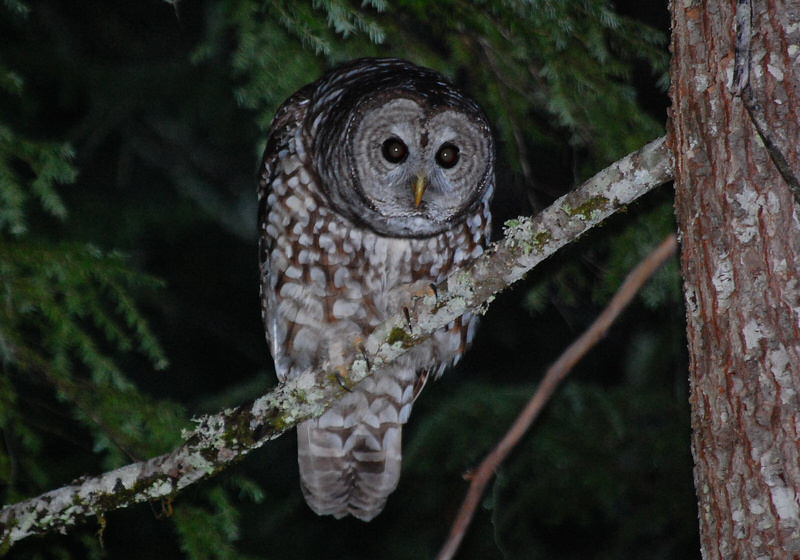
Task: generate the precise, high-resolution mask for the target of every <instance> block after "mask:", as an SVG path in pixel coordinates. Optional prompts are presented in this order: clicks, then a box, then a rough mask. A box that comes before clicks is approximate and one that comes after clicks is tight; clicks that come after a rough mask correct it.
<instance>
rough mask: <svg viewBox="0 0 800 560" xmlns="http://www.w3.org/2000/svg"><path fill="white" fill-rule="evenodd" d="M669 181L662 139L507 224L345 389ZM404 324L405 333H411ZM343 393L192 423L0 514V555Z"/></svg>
mask: <svg viewBox="0 0 800 560" xmlns="http://www.w3.org/2000/svg"><path fill="white" fill-rule="evenodd" d="M672 178H673V163H672V155H671V153H670V150H669V148H668V147H667V143H666V139H665V138H660V139H658V140H655V141H653V142H651V143H650V144H648V145H646V146H644V147H643V148H642V149H640V150H638V151H637V152H635V153H633V154H630V155H628V156H626V157H625V158H623V159H621V160H620V161H618V162H617V163H615V164H613V165H611V166H610V167H608V168H606V169H605V170H603V171H601V172H600V173H598V174H597V175H595V176H594V177H593V178H592V179H590V180H589V181H587V182H586V183H584V184H583V185H582V186H580V187H579V188H577V189H576V190H574V191H572V192H570V193H569V194H567V195H565V196H563V197H562V198H560V199H558V200H557V201H556V202H555V203H554V204H553V205H551V206H550V207H549V208H547V209H546V210H544V211H543V212H542V213H541V214H539V215H537V216H535V217H533V218H520V219H518V220H513V221H512V222H513V223H512V222H509V223H508V224H506V225H507V228H506V231H505V238H504V239H503V240H502V241H500V242H497V243H494V244H492V246H491V247H490V248H489V249H488V250H487V251H486V253H485V254H484V255H482V256H481V257H480V258H478V259H477V260H476V261H475V262H474V263H473V264H472V265H471V266H470V267H468V268H467V269H465V270H463V271H459V272H457V273H456V274H454V275H453V276H451V277H449V278H447V279H446V280H445V281H444V282H442V283H441V284H440V285H439V286H437V288H436V296H435V297H434V296H433V295H430V296H426V297H418V298H416V299H415V300H414V301H413V302H412V304H411V305H410V306H409V307H408V309H407V311H408V315H406V313H403V312H399V313H397V314H395V315H394V316H393V317H391V318H389V319H388V320H387V321H385V322H384V323H383V324H381V325H379V326H378V327H377V328H376V329H375V331H374V332H373V333H372V334H371V335H370V336H369V337H368V338H367V340H366V341H365V349H366V353H365V354H364V355H362V354H357V355H356V357H355V359H353V361H351V362H350V363H349V364H346V365H345V367H346V369H347V375H346V377H345V378H344V382H343V384H344V385H346V387H351V386H353V385H355V384H356V383H358V382H359V381H361V380H362V379H364V378H365V377H367V376H368V375H371V374H372V373H374V372H375V371H377V370H379V369H380V368H381V367H383V366H384V365H386V364H388V363H390V362H391V361H393V360H394V359H396V358H397V357H398V356H399V355H401V354H403V353H404V352H405V351H406V350H408V349H409V348H411V347H412V346H414V345H415V344H418V343H420V342H422V341H424V340H426V339H427V338H428V337H430V336H431V333H432V332H435V331H436V330H437V329H440V328H442V327H444V326H446V325H447V324H449V323H450V322H451V321H453V320H454V319H456V318H457V317H459V316H461V315H462V314H463V313H465V312H467V311H473V312H480V311H481V310H482V309H483V308H484V306H485V305H487V304H488V303H489V302H490V301H491V299H492V297H493V296H494V294H496V293H497V292H499V291H501V290H503V289H504V288H506V287H508V286H509V285H511V284H512V283H514V282H516V281H517V280H519V279H520V278H522V277H523V276H524V275H525V274H526V273H527V272H528V271H530V270H531V269H532V268H533V267H534V266H536V265H537V264H539V263H540V262H542V261H543V260H544V259H546V258H547V257H548V256H550V255H552V254H553V253H555V252H556V251H557V250H558V249H560V248H561V247H563V246H565V245H567V244H569V243H571V242H573V241H575V240H576V239H577V238H578V237H580V236H581V235H582V234H583V233H585V232H586V231H588V230H589V229H591V228H593V227H595V226H597V225H598V224H600V223H602V222H603V221H604V220H605V219H607V218H608V217H609V216H611V215H612V214H614V213H615V212H616V211H617V210H619V209H622V208H625V206H626V205H628V204H630V203H631V202H633V201H634V200H636V199H637V198H638V197H640V196H641V195H643V194H645V193H647V192H649V191H650V190H652V189H653V188H655V187H657V186H659V185H661V184H663V183H665V182H667V181H670V180H671V179H672ZM409 327H410V328H409ZM345 390H346V388H345V387H343V386H342V385H340V383H339V382H338V381H337V376H336V375H335V374H334V373H333V370H332V368H331V367H330V364H328V363H323V364H322V365H321V367H320V369H319V370H317V371H306V372H305V373H303V374H302V375H300V376H298V377H297V378H296V379H293V380H291V381H289V382H287V383H284V384H282V385H279V386H278V387H276V388H275V390H273V391H272V392H270V393H269V394H267V395H265V396H263V397H260V398H259V399H256V400H255V401H254V402H252V403H249V404H247V405H244V406H241V407H238V408H236V409H233V410H226V411H224V412H222V413H220V414H216V415H213V416H205V417H203V418H201V419H199V420H198V425H197V427H196V428H195V429H194V430H192V431H191V432H187V433H185V434H184V438H185V440H186V441H185V443H184V444H183V445H182V446H181V447H180V448H178V449H176V450H175V451H173V452H171V453H168V454H166V455H162V456H160V457H155V458H152V459H149V460H147V461H143V462H139V463H134V464H131V465H128V466H125V467H122V468H120V469H117V470H114V471H111V472H107V473H105V474H102V475H100V476H95V477H85V478H83V479H80V480H77V481H75V482H73V483H72V484H70V485H67V486H64V487H62V488H59V489H57V490H53V491H51V492H48V493H46V494H42V495H41V496H38V497H36V498H31V499H29V500H27V501H24V502H20V503H17V504H13V505H9V506H6V507H4V508H3V509H2V510H0V554H2V553H3V552H5V551H7V550H8V549H9V548H10V547H11V546H13V544H14V543H16V542H17V541H19V540H21V539H24V538H25V537H28V536H30V535H37V534H43V533H46V532H49V531H53V530H59V531H64V530H65V529H66V528H67V527H69V526H72V525H74V524H75V523H77V522H78V521H80V520H82V519H83V518H86V517H90V516H99V517H102V516H103V514H104V513H106V512H109V511H113V510H115V509H119V508H123V507H126V506H128V505H131V504H133V503H138V502H143V501H152V500H165V501H168V500H170V499H171V498H172V497H173V496H175V495H176V494H177V493H178V492H180V491H181V490H182V489H183V488H186V487H187V486H189V485H191V484H193V483H195V482H197V481H198V480H201V479H203V478H206V477H208V476H209V475H211V474H214V473H216V472H218V471H220V470H221V469H223V468H224V467H225V466H226V465H227V464H228V463H231V462H233V461H235V460H238V459H240V458H242V457H244V456H245V455H246V454H247V453H248V452H249V451H251V450H253V449H256V448H258V447H260V446H261V445H263V444H264V443H265V442H266V441H269V440H271V439H274V438H276V437H278V436H280V435H281V434H283V433H284V432H285V431H287V430H289V429H290V428H292V427H293V426H294V425H296V424H297V423H299V422H301V421H303V420H306V419H308V418H312V417H315V416H318V415H320V414H322V413H323V412H324V411H325V409H326V408H327V407H328V406H330V404H331V403H332V402H334V401H335V400H336V399H337V398H339V397H341V396H342V394H343V393H344V392H345Z"/></svg>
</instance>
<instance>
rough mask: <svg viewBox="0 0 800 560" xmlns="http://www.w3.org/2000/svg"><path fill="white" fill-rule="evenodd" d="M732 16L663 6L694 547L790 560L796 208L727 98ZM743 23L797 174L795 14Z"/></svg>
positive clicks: (796, 375)
mask: <svg viewBox="0 0 800 560" xmlns="http://www.w3.org/2000/svg"><path fill="white" fill-rule="evenodd" d="M737 5H738V9H739V10H740V12H739V14H740V17H742V16H743V17H750V13H749V11H750V7H751V6H750V2H748V1H747V0H739V2H738V3H737V2H733V1H726V2H710V1H709V2H701V1H696V0H681V1H680V2H676V1H674V0H673V2H672V6H671V10H672V23H673V38H672V52H673V59H672V68H671V76H672V88H671V96H672V101H673V106H672V109H671V113H672V114H671V122H670V129H671V130H670V141H671V143H672V148H673V153H674V157H675V168H676V170H675V173H676V182H675V188H676V200H675V213H676V217H677V221H678V227H679V230H680V235H681V241H682V248H681V263H682V271H683V278H684V293H685V300H686V317H687V334H688V343H689V352H690V356H691V358H690V359H691V364H690V382H691V404H692V427H693V436H692V446H693V453H694V458H695V485H696V489H697V497H698V506H699V518H700V532H701V547H702V552H703V557H704V558H707V559H717V558H748V559H749V558H752V559H758V558H770V559H774V558H797V557H798V555H800V505H798V498H799V497H800V451H799V445H798V439H800V438H799V434H798V432H800V401H799V400H798V394H799V393H800V219H799V215H800V207H798V204H797V203H796V202H795V201H794V199H793V197H792V193H791V191H790V189H789V187H788V185H787V181H786V179H785V178H784V177H783V176H782V175H781V173H780V172H779V171H778V169H777V168H776V166H775V164H774V162H773V160H772V159H771V158H770V154H769V153H768V152H767V150H766V149H765V147H764V143H763V142H762V140H761V138H760V137H759V136H758V134H757V131H756V129H755V128H754V126H753V123H752V121H751V117H750V115H749V114H748V112H747V110H746V108H745V106H744V104H743V103H742V99H741V98H740V97H739V96H737V93H739V92H738V91H737V88H736V86H735V83H734V67H735V61H736V58H737V51H736V40H737V38H736V10H737ZM741 10H747V12H744V13H743V12H741ZM747 23H748V24H749V25H750V28H751V29H752V33H753V34H752V41H751V42H750V44H749V48H750V59H749V66H748V67H749V77H750V87H751V91H752V93H753V95H754V98H755V99H756V100H757V102H758V107H757V109H758V110H760V111H762V116H763V118H764V120H765V121H766V123H767V125H768V127H769V130H770V132H771V134H773V138H774V140H775V144H776V146H777V148H778V149H780V150H781V152H782V155H783V156H784V157H785V158H786V161H787V162H788V164H789V167H790V169H791V170H793V173H794V174H795V176H797V173H798V169H799V168H800V117H799V116H798V115H800V100H799V98H798V97H799V96H800V87H799V86H800V60H799V59H798V57H800V3H798V2H796V1H795V2H789V1H787V2H783V1H780V0H777V1H767V0H753V2H752V19H751V20H749V21H748V22H747ZM744 39H745V40H746V39H749V37H745V38H744ZM740 60H741V58H740Z"/></svg>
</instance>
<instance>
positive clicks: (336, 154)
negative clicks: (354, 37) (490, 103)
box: [308, 59, 494, 237]
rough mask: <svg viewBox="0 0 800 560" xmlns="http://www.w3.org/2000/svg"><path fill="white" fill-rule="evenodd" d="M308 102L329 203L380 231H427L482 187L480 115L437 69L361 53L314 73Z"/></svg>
mask: <svg viewBox="0 0 800 560" xmlns="http://www.w3.org/2000/svg"><path fill="white" fill-rule="evenodd" d="M311 103H312V106H311V108H310V111H309V116H308V118H309V119H311V126H312V127H316V134H314V135H313V137H314V138H315V141H314V145H313V149H312V150H313V152H314V160H315V164H316V168H317V172H318V173H319V175H320V178H321V182H322V185H323V188H324V189H325V191H326V194H327V195H328V196H329V198H330V200H331V203H332V204H333V205H334V206H335V207H336V208H337V210H338V211H340V212H341V213H343V214H345V215H346V216H347V217H348V218H350V219H351V220H353V221H354V222H356V223H360V224H363V225H365V226H367V227H369V228H371V229H373V230H374V231H376V232H377V233H380V234H383V235H390V236H401V237H427V236H431V235H435V234H438V233H441V232H443V231H445V230H447V229H450V228H452V227H453V226H454V225H456V224H457V223H459V222H460V221H461V220H463V219H465V218H466V217H467V216H469V215H470V214H471V213H473V212H475V211H476V209H477V207H478V206H479V205H480V204H481V203H482V202H484V200H485V199H486V198H488V197H489V196H490V195H491V191H492V185H493V181H494V176H493V175H494V142H493V140H492V134H491V131H490V129H489V124H488V122H487V119H486V117H485V115H484V114H483V112H482V111H481V110H480V108H479V107H478V106H477V105H476V104H475V103H474V102H473V101H471V100H470V99H468V98H467V97H466V96H464V95H463V94H462V93H461V92H460V91H459V90H457V89H456V88H455V87H454V86H452V85H451V84H449V83H448V82H447V81H446V80H445V79H444V78H442V77H441V76H440V75H439V74H436V73H435V72H433V71H431V70H428V69H425V68H421V67H419V66H415V65H413V64H411V63H409V62H406V61H403V60H398V59H361V60H357V61H353V62H351V63H349V64H347V65H345V66H343V67H340V68H338V69H337V70H335V71H333V72H332V73H331V74H328V75H327V76H325V77H324V78H322V80H321V81H320V87H318V88H316V91H315V94H314V95H313V97H312V99H311ZM322 106H326V109H325V110H324V111H321V110H316V111H315V110H314V109H315V108H321V107H322Z"/></svg>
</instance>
